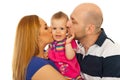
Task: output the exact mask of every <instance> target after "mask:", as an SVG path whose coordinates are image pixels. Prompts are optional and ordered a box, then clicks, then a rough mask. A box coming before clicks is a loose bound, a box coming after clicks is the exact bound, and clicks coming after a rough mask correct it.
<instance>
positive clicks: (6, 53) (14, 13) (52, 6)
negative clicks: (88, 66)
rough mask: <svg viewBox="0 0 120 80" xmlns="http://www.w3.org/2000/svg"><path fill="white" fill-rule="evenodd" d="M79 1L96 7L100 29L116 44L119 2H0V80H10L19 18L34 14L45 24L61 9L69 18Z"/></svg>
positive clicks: (39, 0) (6, 0) (119, 29)
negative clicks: (102, 16)
mask: <svg viewBox="0 0 120 80" xmlns="http://www.w3.org/2000/svg"><path fill="white" fill-rule="evenodd" d="M82 2H93V3H95V4H97V5H98V6H100V8H101V9H102V11H103V15H104V22H103V25H102V27H103V28H104V29H105V31H106V33H107V35H108V36H109V37H110V38H112V40H113V41H115V42H117V43H120V38H119V35H120V28H119V27H120V9H119V8H120V3H119V0H0V78H1V79H3V80H12V67H11V66H12V55H13V46H14V39H15V32H16V27H17V24H18V22H19V20H20V19H21V18H22V17H23V16H25V15H30V14H37V15H39V16H40V17H42V18H43V19H44V20H45V21H46V22H47V23H48V25H49V24H50V18H51V16H52V15H53V14H54V13H55V12H57V11H60V10H61V11H63V12H65V13H66V14H68V15H70V14H71V12H72V11H73V9H74V8H75V7H76V6H77V5H78V4H80V3H82Z"/></svg>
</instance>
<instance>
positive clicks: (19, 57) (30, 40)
mask: <svg viewBox="0 0 120 80" xmlns="http://www.w3.org/2000/svg"><path fill="white" fill-rule="evenodd" d="M40 26H41V25H40V20H39V17H38V16H37V15H28V16H24V17H23V18H22V19H21V20H20V22H19V24H18V27H17V31H16V39H15V44H14V54H13V64H12V69H13V80H25V76H26V74H25V73H26V68H27V65H28V63H29V61H30V59H31V58H32V56H35V55H37V54H38V53H39V48H38V44H37V38H38V35H39V28H40Z"/></svg>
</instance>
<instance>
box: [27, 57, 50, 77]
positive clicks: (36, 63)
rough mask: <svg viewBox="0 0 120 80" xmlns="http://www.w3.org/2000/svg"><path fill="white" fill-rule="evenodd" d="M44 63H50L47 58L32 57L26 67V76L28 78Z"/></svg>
mask: <svg viewBox="0 0 120 80" xmlns="http://www.w3.org/2000/svg"><path fill="white" fill-rule="evenodd" d="M46 64H50V63H49V60H46V59H43V58H40V57H36V56H34V57H32V59H31V60H30V62H29V64H28V66H27V69H26V70H27V71H26V78H29V79H30V78H31V77H32V76H33V75H34V73H35V72H36V71H37V70H38V69H40V68H41V67H43V66H45V65H46Z"/></svg>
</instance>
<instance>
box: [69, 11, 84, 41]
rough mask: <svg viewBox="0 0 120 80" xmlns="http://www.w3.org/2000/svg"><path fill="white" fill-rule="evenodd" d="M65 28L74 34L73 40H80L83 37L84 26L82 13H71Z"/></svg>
mask: <svg viewBox="0 0 120 80" xmlns="http://www.w3.org/2000/svg"><path fill="white" fill-rule="evenodd" d="M67 26H68V27H69V28H70V29H71V30H72V31H73V32H74V33H75V38H76V39H78V40H80V39H82V38H83V37H85V24H84V17H83V13H80V12H79V13H78V11H73V13H72V14H71V16H70V20H69V22H68V24H67Z"/></svg>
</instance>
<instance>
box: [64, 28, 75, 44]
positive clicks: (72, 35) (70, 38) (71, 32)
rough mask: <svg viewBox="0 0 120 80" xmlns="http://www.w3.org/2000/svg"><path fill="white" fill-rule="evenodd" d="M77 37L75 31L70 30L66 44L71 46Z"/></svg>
mask: <svg viewBox="0 0 120 80" xmlns="http://www.w3.org/2000/svg"><path fill="white" fill-rule="evenodd" d="M74 37H75V34H74V32H73V31H71V30H70V29H68V35H67V39H66V44H69V43H70V42H71V41H72V40H73V39H74Z"/></svg>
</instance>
